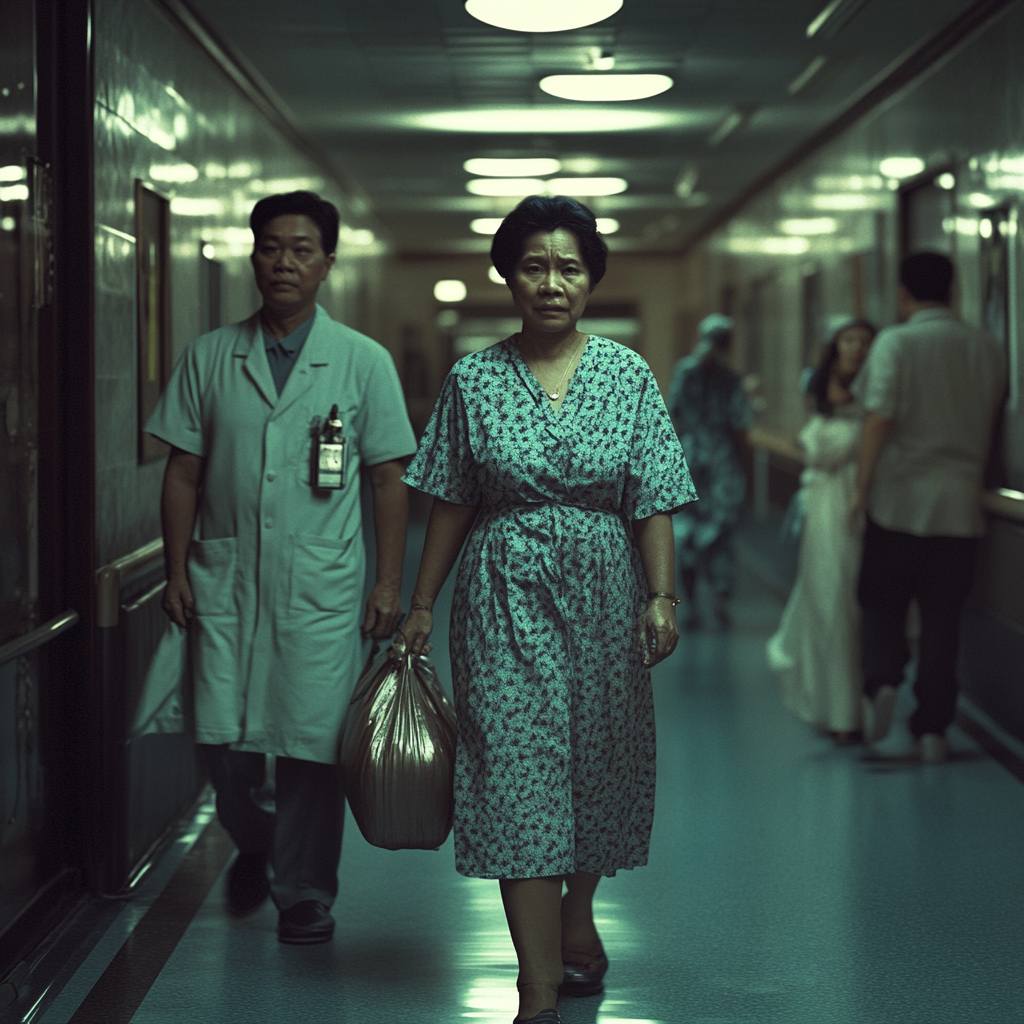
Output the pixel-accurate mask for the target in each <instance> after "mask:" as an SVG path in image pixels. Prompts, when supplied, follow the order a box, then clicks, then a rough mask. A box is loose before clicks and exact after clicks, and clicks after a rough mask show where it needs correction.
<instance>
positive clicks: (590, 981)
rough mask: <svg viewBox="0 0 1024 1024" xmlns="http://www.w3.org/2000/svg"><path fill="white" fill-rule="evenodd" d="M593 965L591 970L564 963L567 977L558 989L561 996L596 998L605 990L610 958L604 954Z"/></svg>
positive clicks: (593, 961)
mask: <svg viewBox="0 0 1024 1024" xmlns="http://www.w3.org/2000/svg"><path fill="white" fill-rule="evenodd" d="M591 963H592V964H593V965H594V966H593V967H591V968H590V969H589V970H588V969H587V968H586V967H583V966H580V965H579V964H567V963H563V964H562V967H563V968H564V969H565V976H564V977H563V978H562V984H561V986H560V987H559V989H558V994H559V995H560V996H596V995H597V994H598V992H601V991H602V990H603V989H604V980H603V979H604V976H605V972H606V971H607V970H608V957H606V956H605V955H604V953H603V952H602V953H601V955H600V956H599V957H595V958H594V959H593V960H592V961H591Z"/></svg>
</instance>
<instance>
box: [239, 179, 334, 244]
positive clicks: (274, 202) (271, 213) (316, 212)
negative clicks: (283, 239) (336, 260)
mask: <svg viewBox="0 0 1024 1024" xmlns="http://www.w3.org/2000/svg"><path fill="white" fill-rule="evenodd" d="M289 213H291V214H296V215H298V216H306V217H308V218H309V219H310V220H311V221H312V222H313V223H314V224H315V225H316V226H317V227H318V228H319V229H320V244H321V245H322V246H323V249H324V252H325V253H326V254H327V255H328V256H330V255H331V253H332V252H334V250H335V249H336V248H337V247H338V211H337V208H336V207H335V206H334V204H333V203H329V202H328V201H327V200H326V199H321V198H320V197H319V196H318V195H317V194H316V193H315V192H281V193H279V194H278V195H274V196H264V198H263V199H261V200H260V201H259V202H258V203H257V204H256V205H255V206H254V207H253V208H252V213H251V214H249V227H251V228H252V235H253V242H254V243H255V242H258V241H259V240H260V232H261V231H262V230H263V229H264V228H265V227H266V226H267V225H268V224H269V223H270V222H271V221H272V220H273V219H274V218H275V217H281V216H283V215H284V214H289Z"/></svg>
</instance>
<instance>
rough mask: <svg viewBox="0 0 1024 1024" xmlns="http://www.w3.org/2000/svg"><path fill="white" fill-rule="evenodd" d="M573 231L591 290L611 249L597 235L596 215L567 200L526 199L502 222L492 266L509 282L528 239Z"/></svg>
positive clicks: (542, 197) (603, 269) (603, 270)
mask: <svg viewBox="0 0 1024 1024" xmlns="http://www.w3.org/2000/svg"><path fill="white" fill-rule="evenodd" d="M558 228H565V229H566V230H567V231H571V232H572V233H573V234H574V235H575V236H576V239H577V241H578V242H579V244H580V256H581V257H582V258H583V262H584V263H585V264H586V265H587V270H588V271H589V273H590V287H591V288H594V286H595V285H596V284H597V282H598V281H600V280H601V278H602V277H604V272H605V268H606V267H607V264H608V246H607V244H606V243H605V240H604V239H603V238H602V237H601V236H600V235H599V234H598V231H597V220H596V219H595V218H594V215H593V213H591V211H590V210H589V209H588V208H587V207H586V206H584V205H583V204H582V203H578V202H577V201H576V200H575V199H570V198H569V197H568V196H527V197H526V198H525V199H524V200H523V201H522V202H521V203H520V204H519V205H518V206H517V207H516V208H515V209H514V210H513V211H512V212H511V213H510V214H509V215H508V216H507V217H506V218H505V219H504V220H503V221H502V222H501V227H499V228H498V230H497V231H496V232H495V233H494V241H493V242H492V243H491V262H492V263H493V264H494V268H495V269H496V270H497V271H498V273H499V274H501V276H502V277H503V278H505V280H506V281H507V280H508V279H509V278H510V277H511V276H512V272H513V271H514V270H515V266H516V264H517V263H518V262H519V261H520V259H522V256H523V248H524V246H525V245H526V240H527V238H529V237H530V235H533V234H536V233H537V232H538V231H556V230H557V229H558Z"/></svg>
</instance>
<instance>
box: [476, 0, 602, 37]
mask: <svg viewBox="0 0 1024 1024" xmlns="http://www.w3.org/2000/svg"><path fill="white" fill-rule="evenodd" d="M620 7H622V0H466V13H467V14H470V15H472V16H473V17H474V18H476V19H477V21H482V22H483V23H484V24H485V25H494V26H495V27H496V28H507V29H510V30H511V31H513V32H565V31H567V30H568V29H573V28H583V27H584V26H585V25H594V24H596V23H597V22H599V21H604V19H605V18H610V17H611V16H612V15H613V14H614V13H615V12H616V11H617V10H619V8H620Z"/></svg>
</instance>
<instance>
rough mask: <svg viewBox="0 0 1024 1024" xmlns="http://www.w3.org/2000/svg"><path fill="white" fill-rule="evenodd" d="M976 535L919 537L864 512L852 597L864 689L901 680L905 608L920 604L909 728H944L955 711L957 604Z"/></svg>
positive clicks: (963, 594)
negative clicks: (855, 605)
mask: <svg viewBox="0 0 1024 1024" xmlns="http://www.w3.org/2000/svg"><path fill="white" fill-rule="evenodd" d="M977 547H978V542H977V540H976V539H975V538H974V537H918V536H916V535H914V534H911V533H898V532H897V531H895V530H886V529H885V528H884V527H881V526H879V525H878V524H877V523H875V522H872V521H871V519H868V523H867V529H866V530H865V533H864V554H863V558H862V561H861V568H860V579H859V581H858V584H857V599H858V600H859V601H860V606H861V608H862V609H863V618H862V620H861V665H862V667H863V671H864V693H865V694H866V695H867V696H868V697H874V696H875V694H876V693H877V692H878V689H879V687H881V686H899V684H900V683H901V682H902V680H903V670H904V669H905V668H906V665H907V662H908V661H909V660H910V648H909V646H908V644H907V634H906V622H907V610H908V608H909V607H910V602H911V600H913V599H916V600H917V603H918V607H919V608H920V610H921V636H920V639H919V641H918V651H917V679H916V680H915V681H914V696H915V697H916V698H917V710H916V711H915V712H914V714H913V715H912V716H911V719H910V731H911V733H912V734H913V735H914V736H922V735H924V734H925V733H939V734H941V733H943V732H945V730H946V728H947V727H948V726H949V725H950V723H952V721H953V717H954V716H955V714H956V698H957V689H958V686H957V678H956V665H957V655H958V653H959V650H960V612H961V610H962V609H963V605H964V601H965V600H966V598H967V594H968V591H969V590H970V589H971V580H972V577H973V573H974V558H975V553H976V551H977Z"/></svg>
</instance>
